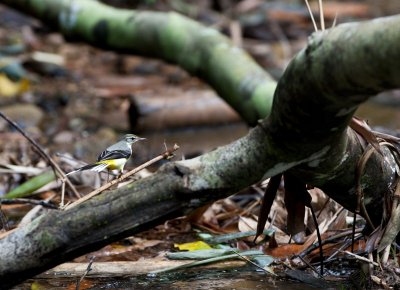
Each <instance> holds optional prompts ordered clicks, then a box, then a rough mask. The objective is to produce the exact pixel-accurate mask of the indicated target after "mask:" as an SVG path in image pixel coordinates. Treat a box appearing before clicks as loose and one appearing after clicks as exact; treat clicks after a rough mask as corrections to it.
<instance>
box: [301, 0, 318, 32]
mask: <svg viewBox="0 0 400 290" xmlns="http://www.w3.org/2000/svg"><path fill="white" fill-rule="evenodd" d="M304 1H305V2H306V5H307V9H308V13H310V17H311V21H312V23H313V25H314V30H315V32H317V31H318V26H317V23H316V22H315V19H314V15H313V13H312V11H311V7H310V4H309V3H308V0H304Z"/></svg>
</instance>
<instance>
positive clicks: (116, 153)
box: [66, 134, 146, 175]
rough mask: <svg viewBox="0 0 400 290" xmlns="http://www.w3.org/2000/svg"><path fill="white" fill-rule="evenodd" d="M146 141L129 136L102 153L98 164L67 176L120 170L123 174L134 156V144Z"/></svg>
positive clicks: (132, 135)
mask: <svg viewBox="0 0 400 290" xmlns="http://www.w3.org/2000/svg"><path fill="white" fill-rule="evenodd" d="M145 139H146V138H140V137H139V136H136V135H134V134H127V135H125V136H124V138H122V139H121V140H120V141H118V142H117V143H115V144H113V145H111V146H110V147H108V148H107V149H106V150H104V151H103V152H101V153H100V155H99V156H98V157H97V162H95V163H93V164H88V165H85V166H82V167H80V168H78V169H76V170H74V171H71V172H68V173H67V174H66V175H69V174H72V173H75V172H79V171H84V170H92V171H96V172H100V171H102V170H104V169H107V170H113V169H118V170H119V171H120V172H122V170H123V169H124V166H125V164H126V162H127V161H128V160H129V158H130V157H131V155H132V147H131V146H132V144H133V143H135V142H137V141H140V140H145Z"/></svg>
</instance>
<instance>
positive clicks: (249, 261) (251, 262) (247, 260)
mask: <svg viewBox="0 0 400 290" xmlns="http://www.w3.org/2000/svg"><path fill="white" fill-rule="evenodd" d="M232 252H234V253H235V254H236V255H238V257H239V258H241V259H242V260H244V261H246V262H248V263H250V264H252V265H253V266H255V267H257V268H259V269H261V270H263V271H264V272H265V273H268V274H272V275H275V276H276V274H274V273H273V272H270V271H268V270H267V269H265V268H263V267H261V266H260V265H258V264H257V263H254V262H253V261H252V260H250V259H249V258H247V257H246V256H243V255H242V254H240V253H239V252H238V251H235V250H232Z"/></svg>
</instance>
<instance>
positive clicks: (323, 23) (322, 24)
mask: <svg viewBox="0 0 400 290" xmlns="http://www.w3.org/2000/svg"><path fill="white" fill-rule="evenodd" d="M318 5H319V18H320V21H321V30H322V31H324V30H325V19H324V8H323V7H322V0H319V1H318Z"/></svg>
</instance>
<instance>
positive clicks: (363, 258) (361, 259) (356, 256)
mask: <svg viewBox="0 0 400 290" xmlns="http://www.w3.org/2000/svg"><path fill="white" fill-rule="evenodd" d="M342 252H343V253H346V254H347V255H350V256H352V257H354V258H356V259H357V260H360V261H363V262H367V263H369V264H372V265H374V266H379V264H378V263H377V262H374V261H371V260H369V259H368V258H365V257H362V256H359V255H356V254H354V253H351V252H349V251H342Z"/></svg>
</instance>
